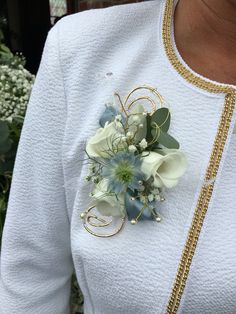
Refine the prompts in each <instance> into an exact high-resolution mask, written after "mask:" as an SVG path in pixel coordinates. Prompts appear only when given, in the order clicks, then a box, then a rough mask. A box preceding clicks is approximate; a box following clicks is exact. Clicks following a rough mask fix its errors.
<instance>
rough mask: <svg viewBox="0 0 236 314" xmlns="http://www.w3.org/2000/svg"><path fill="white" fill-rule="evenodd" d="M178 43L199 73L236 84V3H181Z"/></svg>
mask: <svg viewBox="0 0 236 314" xmlns="http://www.w3.org/2000/svg"><path fill="white" fill-rule="evenodd" d="M174 21H175V41H176V45H177V47H178V50H179V52H180V54H181V55H182V57H183V59H184V60H185V61H186V63H187V64H189V66H190V67H191V68H193V70H195V71H196V72H198V73H200V74H202V75H204V76H206V77H208V78H210V79H213V80H216V81H219V82H223V83H228V84H234V85H236V70H235V69H236V58H235V55H236V0H197V1H196V0H179V2H178V4H177V7H176V10H175V19H174Z"/></svg>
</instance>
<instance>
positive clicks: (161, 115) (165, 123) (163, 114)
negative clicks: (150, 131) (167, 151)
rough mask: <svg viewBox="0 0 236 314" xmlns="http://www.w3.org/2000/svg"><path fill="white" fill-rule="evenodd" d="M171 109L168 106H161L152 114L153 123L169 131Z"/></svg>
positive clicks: (164, 130)
mask: <svg viewBox="0 0 236 314" xmlns="http://www.w3.org/2000/svg"><path fill="white" fill-rule="evenodd" d="M170 118H171V115H170V110H169V109H168V108H165V107H163V108H159V109H157V110H156V111H155V112H154V113H153V115H152V116H151V124H153V123H155V124H157V125H158V126H159V127H160V129H161V130H162V131H163V132H167V131H168V130H169V127H170Z"/></svg>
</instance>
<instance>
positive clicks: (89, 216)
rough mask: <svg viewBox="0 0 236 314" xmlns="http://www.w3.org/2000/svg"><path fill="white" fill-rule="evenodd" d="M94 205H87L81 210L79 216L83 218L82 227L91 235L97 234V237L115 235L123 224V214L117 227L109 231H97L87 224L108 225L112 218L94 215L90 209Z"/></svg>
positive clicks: (95, 225)
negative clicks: (87, 206) (84, 209)
mask: <svg viewBox="0 0 236 314" xmlns="http://www.w3.org/2000/svg"><path fill="white" fill-rule="evenodd" d="M95 207H96V206H91V207H89V208H88V209H87V210H86V211H85V212H83V215H82V216H81V218H82V219H83V226H84V228H85V229H86V230H87V231H88V232H89V233H90V234H92V235H94V236H97V237H103V238H108V237H112V236H114V235H116V234H117V233H119V232H120V231H121V229H122V228H123V226H124V223H125V218H126V217H125V216H124V217H121V220H120V224H119V225H118V227H117V228H116V229H115V230H114V231H113V232H111V233H98V232H95V231H93V230H92V229H91V228H90V227H89V226H92V227H99V228H101V227H107V226H109V225H111V223H112V221H113V220H112V218H110V219H109V220H106V219H105V218H101V217H99V216H98V215H95V214H93V213H91V211H92V209H94V208H95ZM91 219H94V220H97V221H98V223H96V222H93V221H91Z"/></svg>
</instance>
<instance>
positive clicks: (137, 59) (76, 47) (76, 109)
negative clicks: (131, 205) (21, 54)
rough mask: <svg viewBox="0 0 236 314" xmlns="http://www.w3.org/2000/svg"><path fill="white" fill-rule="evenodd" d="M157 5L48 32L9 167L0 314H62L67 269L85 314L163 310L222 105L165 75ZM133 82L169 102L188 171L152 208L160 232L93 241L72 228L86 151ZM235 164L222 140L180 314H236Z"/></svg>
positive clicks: (65, 23)
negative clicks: (109, 108) (107, 108)
mask: <svg viewBox="0 0 236 314" xmlns="http://www.w3.org/2000/svg"><path fill="white" fill-rule="evenodd" d="M163 6H164V3H163V1H159V0H154V1H148V2H141V3H135V4H127V5H119V6H115V7H111V8H107V9H96V10H89V11H86V12H81V13H78V14H74V15H72V16H69V17H65V18H63V19H62V20H61V21H60V22H58V24H57V25H56V26H55V27H54V28H53V29H52V30H51V31H50V32H49V35H48V38H47V42H46V45H45V50H44V53H43V57H42V62H41V65H40V69H39V72H38V75H37V79H36V82H35V85H34V88H33V92H32V95H31V99H30V102H29V106H28V109H27V113H26V120H25V123H24V127H23V131H22V136H21V140H20V144H19V148H18V152H17V159H16V163H15V168H14V176H13V182H12V187H11V193H10V200H9V206H8V212H7V218H6V224H5V228H4V234H3V245H2V254H1V281H0V301H1V302H0V313H1V314H10V313H11V314H14V313H17V314H31V313H34V314H44V313H48V314H59V313H63V314H64V313H68V312H69V306H68V299H69V293H70V277H71V273H72V265H73V264H74V267H75V270H76V274H77V277H78V281H79V283H80V286H81V289H82V291H83V294H84V296H85V314H111V313H116V314H124V313H127V314H157V313H164V312H165V308H166V304H167V301H168V297H169V294H170V291H171V287H172V285H173V281H174V279H175V275H176V271H177V267H178V263H179V260H180V256H181V253H182V249H183V245H184V243H185V240H186V236H187V232H188V229H189V226H190V223H191V220H192V216H193V212H194V210H195V207H196V203H197V199H198V197H199V191H200V188H201V185H202V184H203V182H202V180H203V177H204V174H205V171H206V167H207V164H208V161H209V156H210V153H211V149H212V145H213V142H214V139H215V135H216V131H217V126H218V123H219V120H220V115H221V112H222V109H223V104H224V95H222V94H210V93H209V92H207V91H203V90H201V89H199V88H197V87H195V86H193V85H191V84H189V83H188V82H186V81H185V80H184V79H183V78H182V77H181V76H180V75H179V74H178V73H177V72H176V70H175V69H174V68H173V67H172V66H171V64H170V62H169V60H168V58H167V56H166V53H165V51H164V47H163V43H162V40H161V29H162V17H163V9H164V7H163ZM109 72H112V73H113V75H106V73H109ZM143 84H149V85H152V86H154V87H156V88H157V89H158V90H159V92H160V93H161V94H162V95H163V96H164V97H165V99H166V100H167V102H168V103H169V104H170V106H171V112H172V125H171V133H173V134H174V135H175V137H176V138H178V139H179V140H180V142H181V146H182V150H183V151H184V152H185V153H186V155H187V158H188V164H189V166H188V170H187V173H186V174H185V176H184V177H183V178H182V180H181V181H180V184H179V185H178V186H177V187H176V188H174V189H173V190H170V191H168V192H167V194H166V198H167V201H166V202H164V203H163V204H162V205H161V206H160V208H159V209H158V210H159V212H160V214H161V215H162V217H163V220H162V222H161V223H160V224H157V223H155V222H154V221H153V222H150V221H145V222H142V223H141V222H140V223H139V224H137V225H136V226H131V225H130V224H129V223H127V224H126V225H125V227H124V229H123V230H122V232H121V233H119V234H118V235H116V236H114V237H111V238H106V239H104V238H98V237H94V236H92V235H90V234H89V233H88V232H87V231H86V230H85V229H84V228H83V225H82V221H81V219H80V213H81V212H82V211H84V210H85V209H86V208H87V206H88V204H89V197H88V194H89V192H90V186H89V185H87V184H86V183H85V180H84V178H85V176H86V175H87V166H86V164H84V163H83V159H84V158H85V153H84V148H85V142H86V140H87V139H88V138H89V137H90V136H92V135H93V134H94V132H95V131H96V129H97V128H98V119H99V116H100V114H101V113H102V111H103V110H104V105H105V103H108V102H109V101H111V100H112V98H113V93H114V92H115V91H117V92H119V93H120V94H121V96H123V97H125V96H126V95H127V94H128V92H129V91H131V90H132V89H133V88H134V87H136V86H137V85H143ZM234 119H235V117H234ZM232 129H233V124H232V126H231V130H230V134H231V133H232ZM235 161H236V140H235V134H233V135H232V136H231V138H230V137H229V139H228V141H227V145H226V150H225V153H224V165H223V166H222V168H221V171H220V175H219V176H218V177H217V179H216V187H215V190H214V196H213V199H212V201H211V204H210V206H209V210H208V214H207V217H206V222H205V224H204V227H203V231H202V234H201V238H200V242H199V245H198V247H197V252H196V255H195V257H194V260H193V265H192V268H191V272H190V277H189V279H188V281H187V287H186V290H185V292H184V297H183V299H182V302H181V306H180V310H179V312H180V313H188V314H196V313H204V314H205V313H212V314H220V313H228V314H233V313H236V304H235V299H236V246H235V239H236V214H235V207H236V194H235V188H236V185H235V184H236V162H235ZM73 178H74V179H73ZM78 178H79V180H77V179H78ZM75 182H76V186H74V185H75ZM72 259H73V263H72Z"/></svg>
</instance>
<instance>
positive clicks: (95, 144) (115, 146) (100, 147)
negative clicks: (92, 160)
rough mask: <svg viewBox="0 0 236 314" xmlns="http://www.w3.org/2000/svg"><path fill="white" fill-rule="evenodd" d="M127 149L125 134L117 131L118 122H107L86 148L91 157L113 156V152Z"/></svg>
mask: <svg viewBox="0 0 236 314" xmlns="http://www.w3.org/2000/svg"><path fill="white" fill-rule="evenodd" d="M126 147H127V144H126V141H125V134H124V132H122V129H120V128H119V129H117V126H116V122H114V121H113V122H110V123H109V122H106V124H105V126H104V128H99V129H98V130H97V132H96V134H95V135H94V136H93V137H91V138H90V139H89V140H88V142H87V146H86V152H87V153H88V155H89V156H90V157H104V158H108V157H110V156H111V154H112V151H114V150H115V153H117V151H119V150H124V149H125V148H126Z"/></svg>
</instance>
